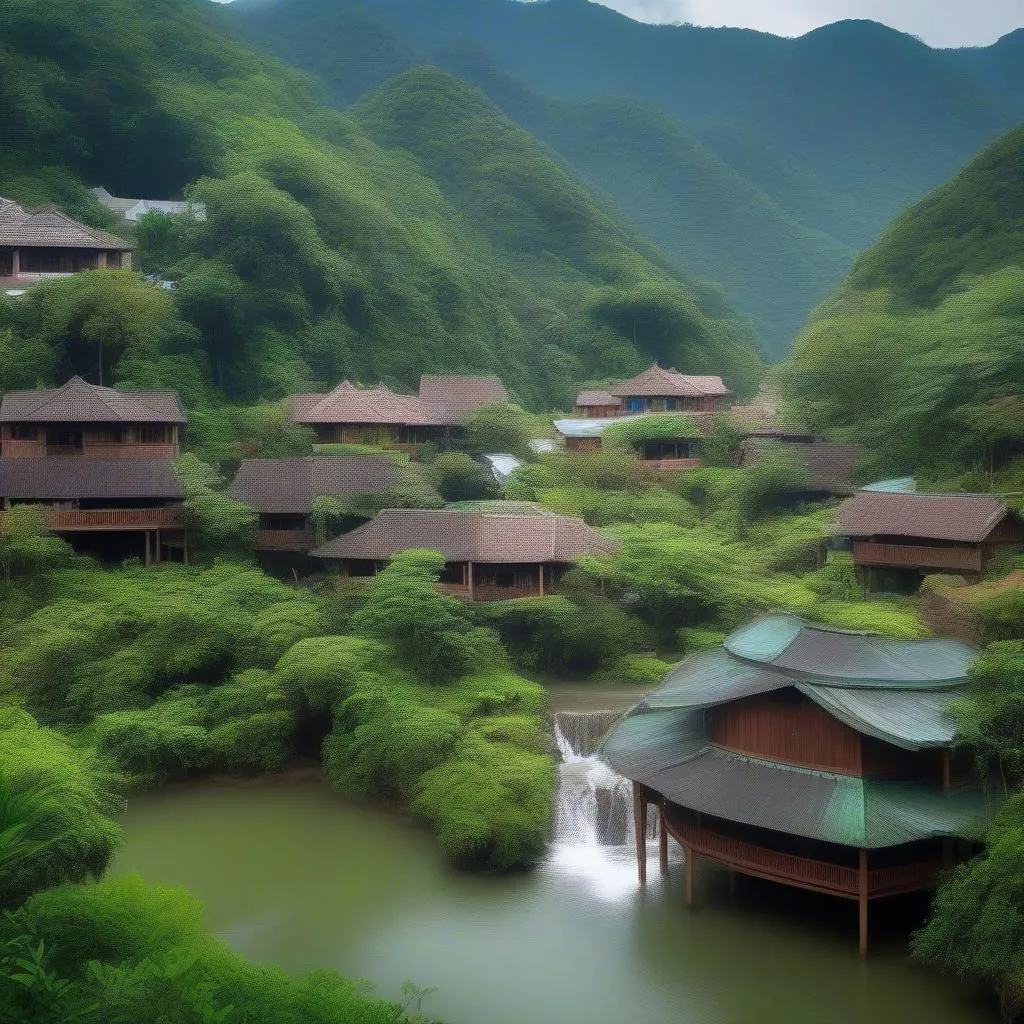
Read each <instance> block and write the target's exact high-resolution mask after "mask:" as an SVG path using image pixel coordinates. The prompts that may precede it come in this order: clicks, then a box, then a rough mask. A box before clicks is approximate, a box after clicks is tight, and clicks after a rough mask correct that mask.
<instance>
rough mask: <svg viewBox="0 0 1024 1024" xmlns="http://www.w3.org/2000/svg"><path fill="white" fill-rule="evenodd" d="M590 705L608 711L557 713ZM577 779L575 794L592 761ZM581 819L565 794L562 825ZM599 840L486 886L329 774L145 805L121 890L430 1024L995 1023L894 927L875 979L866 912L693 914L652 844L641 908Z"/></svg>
mask: <svg viewBox="0 0 1024 1024" xmlns="http://www.w3.org/2000/svg"><path fill="white" fill-rule="evenodd" d="M626 702H627V703H628V701H626ZM580 703H582V704H583V705H584V707H587V706H592V705H591V704H590V701H581V702H577V701H576V700H575V699H569V695H568V694H566V695H565V699H562V698H559V697H557V696H556V697H555V699H554V700H553V704H554V705H555V706H556V707H562V708H566V707H569V708H572V709H580ZM604 706H606V707H607V706H608V702H607V701H605V702H604ZM570 767H573V768H574V772H573V773H572V778H573V779H574V780H578V779H579V778H580V777H581V776H580V774H579V772H577V771H575V769H578V768H581V767H582V768H586V763H585V762H581V763H580V764H577V765H575V766H570ZM574 784H575V783H574ZM567 785H568V782H567V781H566V782H565V783H564V785H563V790H564V788H565V786H567ZM570 804H571V806H570ZM567 808H568V810H567ZM577 809H578V808H577V807H576V804H575V803H571V802H568V803H567V801H566V800H565V798H564V794H563V796H562V798H561V799H560V803H559V820H560V822H562V821H563V814H569V816H570V817H571V813H574V812H575V810H577ZM585 826H586V823H585V822H584V824H583V827H582V829H581V828H580V826H579V823H578V822H576V823H575V824H573V823H570V824H568V825H566V824H565V823H564V822H563V824H562V825H560V827H559V829H558V831H557V834H556V842H555V843H554V844H553V847H552V851H551V856H550V858H549V860H548V861H547V862H546V863H544V864H543V865H541V866H540V867H539V868H538V869H537V870H535V871H532V872H529V873H525V874H520V875H515V876H504V877H498V878H493V877H490V878H487V877H475V876H468V875H462V874H457V873H455V872H453V871H451V870H449V869H448V868H447V867H446V866H445V864H444V862H443V860H442V858H441V857H440V855H439V853H438V851H437V849H436V847H435V845H434V843H433V841H432V839H431V837H430V835H429V834H428V833H426V832H425V831H423V830H422V829H420V828H419V827H417V826H416V825H414V824H412V823H411V822H409V821H407V820H405V819H404V818H402V817H400V816H398V815H394V814H390V813H387V812H383V811H379V810H375V809H370V808H366V807H358V806H353V805H352V804H350V803H347V802H346V801H345V800H344V799H342V798H341V797H339V796H337V795H335V794H334V793H332V792H331V790H330V789H329V788H328V787H327V785H326V784H324V783H323V782H322V781H321V780H320V779H319V778H317V777H316V775H315V774H310V773H297V774H295V775H293V776H289V777H286V778H283V779H275V780H269V779H268V780H256V781H244V782H206V783H198V784H195V785H187V786H179V787H171V788H168V789H166V790H164V791H163V792H159V793H156V794H153V795H149V796H146V797H144V798H140V799H137V800H135V801H133V802H132V803H131V805H130V807H129V809H128V811H127V813H126V815H125V818H124V829H125V836H126V842H125V845H124V847H123V849H122V850H121V852H120V854H119V856H118V858H117V860H116V863H115V864H114V865H113V868H112V871H111V875H113V876H117V875H123V874H127V873H131V872H138V873H139V874H141V875H142V876H143V877H144V878H146V879H147V880H148V881H150V882H153V883H159V884H164V885H174V886H183V887H185V888H187V889H189V890H190V891H191V892H193V893H195V894H196V895H197V896H198V897H199V898H200V899H201V900H202V901H203V903H204V904H205V906H206V915H207V916H206V920H207V925H208V927H209V928H211V929H212V930H213V931H214V932H216V933H217V934H219V935H220V936H221V937H222V938H224V939H225V940H226V941H227V942H229V943H231V944H232V945H233V946H234V947H235V948H236V949H238V950H239V951H240V952H242V953H244V954H245V955H246V956H249V957H251V958H252V959H254V960H256V961H260V962H263V963H268V964H277V965H280V966H282V967H284V968H286V969H288V970H294V971H307V970H310V969H313V968H317V967H329V968H334V969H336V970H339V971H341V972H343V973H345V974H347V975H350V976H353V977H362V978H366V979H368V980H369V981H371V982H372V983H373V985H374V986H375V989H376V991H377V992H379V993H380V994H381V995H385V996H390V997H397V996H398V994H399V991H400V988H401V985H402V983H403V982H404V981H406V980H410V981H413V982H415V983H416V984H417V985H421V986H433V987H436V988H437V989H438V991H436V992H435V993H433V994H431V995H429V996H428V997H427V998H426V1000H425V1002H424V1006H423V1009H424V1011H425V1012H427V1013H428V1014H431V1015H434V1016H437V1017H440V1018H443V1019H445V1020H447V1021H449V1022H450V1024H527V1022H534V1021H535V1022H538V1024H546V1022H549V1021H550V1022H552V1024H556V1022H557V1024H565V1022H575V1021H579V1022H581V1024H624V1022H629V1024H668V1022H673V1024H748V1022H749V1024H755V1022H757V1024H916V1022H932V1024H938V1022H942V1024H994V1022H995V1020H996V1019H997V1017H996V1014H995V1011H994V1008H993V1006H992V1005H991V1004H990V1003H989V1002H987V1001H986V1000H984V999H980V998H979V997H978V996H977V995H976V994H974V993H971V992H970V991H969V990H967V989H965V988H961V987H959V986H956V985H954V984H952V983H949V982H947V981H946V980H944V979H941V978H938V977H936V976H935V975H933V974H930V973H928V972H926V971H924V970H922V969H920V968H918V967H916V966H915V965H913V964H912V963H910V962H909V960H908V958H907V955H906V941H905V935H904V937H902V938H901V936H900V934H899V931H898V929H894V928H892V927H890V928H888V929H887V928H885V927H882V928H880V929H879V932H880V934H879V935H878V937H877V938H876V939H875V940H874V946H873V949H872V953H871V956H870V958H869V960H868V961H867V962H866V963H863V962H861V960H860V958H859V957H858V956H857V950H856V929H855V922H854V918H853V916H851V914H850V913H849V911H851V910H853V912H854V914H855V910H854V908H852V907H847V906H846V905H845V904H843V903H841V902H840V901H832V900H827V899H823V898H810V899H809V900H805V901H799V900H798V903H799V905H798V906H797V907H796V908H795V912H793V909H794V908H792V907H791V906H790V905H789V904H788V903H787V902H786V900H787V899H789V898H791V897H792V896H793V894H792V892H789V893H788V894H787V897H786V899H782V900H780V896H779V890H777V889H776V888H775V887H772V886H767V885H762V884H760V883H757V882H750V883H749V884H746V883H744V884H741V885H740V886H739V890H738V894H737V896H736V898H735V899H734V898H733V897H732V896H731V895H730V893H729V889H728V885H727V882H726V879H725V877H723V875H722V874H720V873H718V872H715V871H713V870H711V871H703V872H699V873H698V885H697V900H698V907H697V909H696V910H695V911H694V912H687V911H686V909H685V908H684V906H683V905H682V891H681V890H682V879H681V874H682V871H681V865H680V864H679V863H677V862H676V861H677V855H676V856H675V857H674V858H673V864H672V866H671V870H670V872H669V875H668V876H667V879H666V880H662V879H661V878H660V877H659V875H658V872H657V856H656V853H654V850H655V849H656V844H653V845H652V848H651V852H652V854H653V856H652V858H651V861H650V865H649V872H650V875H649V877H650V879H651V882H650V883H649V884H648V888H647V891H646V893H641V892H640V891H639V889H638V886H637V884H636V869H635V864H634V861H633V857H632V853H631V851H630V849H629V848H628V847H622V846H607V845H600V844H599V843H597V842H595V841H594V838H593V835H592V830H590V831H588V829H587V828H586V827H585ZM886 932H888V934H886Z"/></svg>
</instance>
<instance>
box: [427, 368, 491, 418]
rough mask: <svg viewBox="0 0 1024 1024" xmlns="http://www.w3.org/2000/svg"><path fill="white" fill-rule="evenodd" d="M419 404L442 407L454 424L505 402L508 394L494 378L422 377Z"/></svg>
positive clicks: (438, 375) (442, 375)
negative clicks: (479, 410) (471, 414)
mask: <svg viewBox="0 0 1024 1024" xmlns="http://www.w3.org/2000/svg"><path fill="white" fill-rule="evenodd" d="M420 400H421V401H423V402H427V403H429V404H430V405H438V406H442V407H443V408H445V409H449V410H451V412H452V413H453V414H454V415H455V416H456V417H457V419H456V422H458V420H459V419H461V418H462V417H463V416H465V415H466V413H468V412H472V411H473V410H474V409H478V408H479V407H480V406H481V405H486V404H487V403H488V402H507V401H508V392H507V391H506V390H505V385H504V384H502V383H501V381H500V380H498V378H497V377H458V376H450V375H448V374H431V373H425V374H423V376H422V377H420Z"/></svg>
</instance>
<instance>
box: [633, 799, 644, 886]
mask: <svg viewBox="0 0 1024 1024" xmlns="http://www.w3.org/2000/svg"><path fill="white" fill-rule="evenodd" d="M633 828H634V831H635V832H636V871H637V876H638V877H639V879H640V884H641V885H642V886H643V885H646V884H647V799H646V797H645V796H644V793H643V786H641V785H640V783H639V782H634V783H633Z"/></svg>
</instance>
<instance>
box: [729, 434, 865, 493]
mask: <svg viewBox="0 0 1024 1024" xmlns="http://www.w3.org/2000/svg"><path fill="white" fill-rule="evenodd" d="M772 452H778V453H780V454H782V455H786V456H788V457H789V458H790V459H792V460H793V461H794V462H796V463H797V464H798V465H801V466H804V467H805V468H806V469H807V486H808V489H809V490H812V491H828V492H829V493H831V494H851V493H852V492H853V491H854V489H855V488H854V486H853V484H852V483H851V482H850V476H851V475H852V473H853V468H854V466H855V465H856V463H857V460H858V459H859V458H860V457H861V455H863V454H864V449H863V448H862V447H861V446H860V445H857V444H833V443H831V442H830V441H809V442H803V441H777V440H775V439H773V438H754V437H752V438H748V439H747V440H746V441H744V442H743V446H742V454H741V456H740V466H741V467H742V468H746V467H749V466H754V465H756V464H757V463H758V462H760V461H761V459H763V458H764V457H765V455H767V454H769V453H772Z"/></svg>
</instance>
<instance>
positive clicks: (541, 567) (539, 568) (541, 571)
mask: <svg viewBox="0 0 1024 1024" xmlns="http://www.w3.org/2000/svg"><path fill="white" fill-rule="evenodd" d="M537 575H538V577H539V579H540V596H541V597H543V596H544V563H543V562H541V563H540V565H538V566H537Z"/></svg>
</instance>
